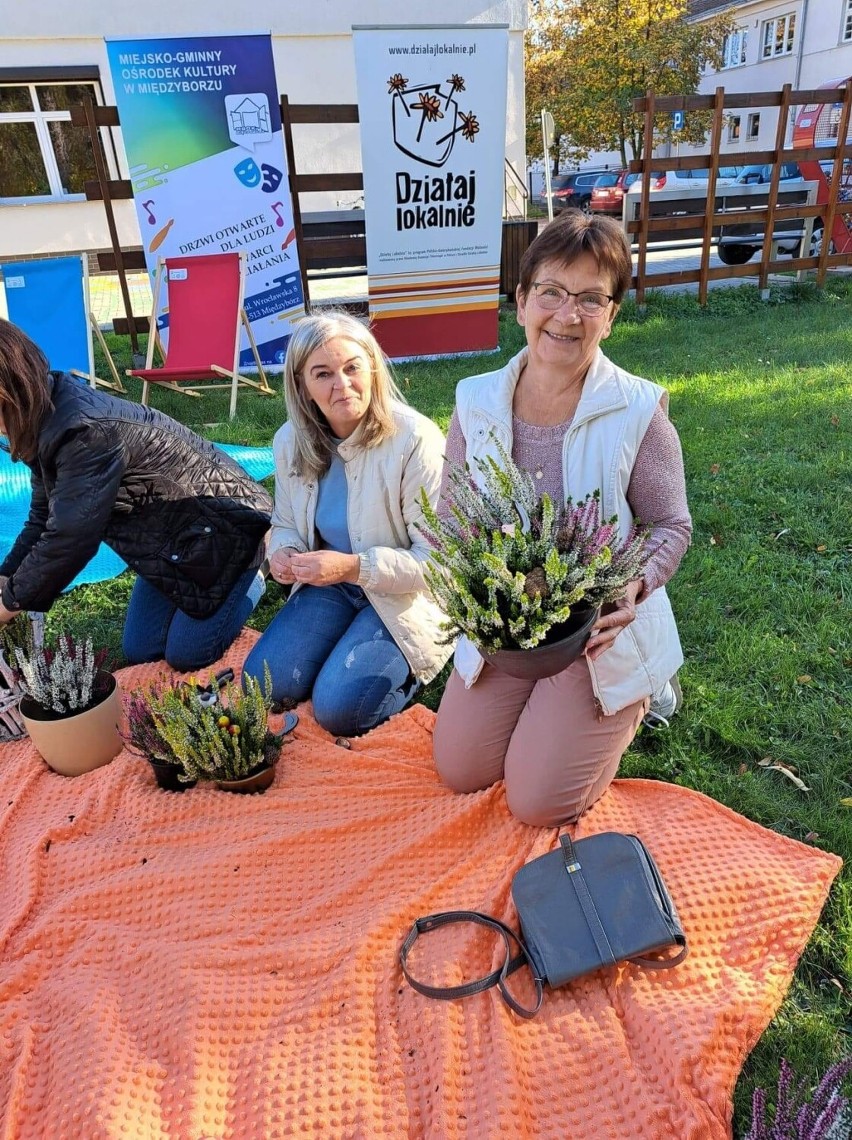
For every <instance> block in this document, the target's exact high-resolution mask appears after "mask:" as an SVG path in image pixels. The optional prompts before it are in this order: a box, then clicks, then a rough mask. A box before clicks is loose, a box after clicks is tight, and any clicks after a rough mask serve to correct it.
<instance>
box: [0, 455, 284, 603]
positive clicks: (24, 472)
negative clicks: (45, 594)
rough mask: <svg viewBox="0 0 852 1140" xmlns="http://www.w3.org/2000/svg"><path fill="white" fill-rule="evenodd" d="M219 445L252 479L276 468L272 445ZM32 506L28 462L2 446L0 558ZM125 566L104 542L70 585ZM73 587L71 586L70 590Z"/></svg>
mask: <svg viewBox="0 0 852 1140" xmlns="http://www.w3.org/2000/svg"><path fill="white" fill-rule="evenodd" d="M216 446H217V447H221V449H222V450H223V451H225V452H227V453H228V455H230V456H231V458H232V459H235V460H236V461H237V463H239V464H240V466H241V467H243V468H245V470H246V471H247V472H248V473H249V475H251V477H252V478H253V479H258V480H260V479H265V478H266V476H267V475H271V474H272V472H273V471H274V469H275V464H274V462H273V459H272V448H271V447H240V446H239V445H237V444H229V443H219V444H217V445H216ZM29 509H30V469H29V467H27V466H26V464H25V463H13V462H12V460H11V458H10V456H9V453H8V451H3V450H2V449H0V560H2V559H3V558H5V557H6V554H7V553H8V551H9V550H10V549H11V547H12V544H13V543H14V541H15V539H16V538H17V537H18V535H19V534H20V532H21V528H22V527H23V525H24V523H25V522H26V520H27V514H28V513H29ZM126 568H127V564H126V563H125V562H123V561H122V560H121V559H120V558H119V557H118V555H117V554H115V553H114V552H113V551H112V550H110V548H109V547H108V546H106V545H105V544H102V545H101V546H100V548H99V550H98V552H97V554H96V555H95V557H94V558H93V559H92V560H91V562H90V563H89V564H88V566H86V567H85V569H84V570H82V571H81V572H80V574H78V575H77V577H76V578H75V579H74V581H73V582H72V583H71V586H79V585H81V584H83V583H84V582H103V581H105V580H106V579H107V578H115V577H116V576H117V575H119V574H120V573H121V572H122V570H125V569H126ZM71 586H69V587H68V588H69V589H71Z"/></svg>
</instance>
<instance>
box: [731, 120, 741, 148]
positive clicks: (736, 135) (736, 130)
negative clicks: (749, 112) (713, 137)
mask: <svg viewBox="0 0 852 1140" xmlns="http://www.w3.org/2000/svg"><path fill="white" fill-rule="evenodd" d="M741 121H742V120H741V119H740V116H739V115H730V116H729V117H728V142H739V140H740V123H741Z"/></svg>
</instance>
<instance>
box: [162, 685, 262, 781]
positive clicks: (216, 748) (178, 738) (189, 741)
mask: <svg viewBox="0 0 852 1140" xmlns="http://www.w3.org/2000/svg"><path fill="white" fill-rule="evenodd" d="M271 689H272V683H271V679H270V677H269V671H268V669H267V671H266V675H265V677H264V680H263V682H260V681H259V680H257V679H256V678H254V677H247V678H246V679H245V682H244V686H243V687H240V686H239V685H235V684H232V683H228V684H226V685H225V686H224V688H223V689H220V690H218V693H216V694H215V695H212V699H211V697H210V695H208V694H210V693H212V690H211V689H210V688H208V689H202V688H200V687H198V686H197V685H194V684H189V685H183V686H181V685H174V686H171V687H167V688H163V689H161V690H159V691H158V692H152V693H151V694H149V696H148V703H149V708H150V718H151V723H152V725H153V728H154V729H155V731H156V738H157V741H158V744H157V745H156V747H158V748H159V749H160V750H161V752H162V754H163V755H167V756H169V757H171V760H172V762H173V763H175V764H178V765H180V768H181V772H180V774H179V775H178V779H179V780H180V781H181V782H182V783H184V784H188V783H190V782H191V781H195V780H212V781H214V782H215V783H216V784H217V785H218V786H219V787H220V788H223V789H225V790H227V791H237V792H255V791H265V790H266V788H268V787H269V785H270V784H271V783H272V780H273V778H274V775H275V762H276V760H277V758H278V753H279V750H280V748H281V736H280V735H277V734H275V733H273V732H272V731H271V730H270V728H269V724H268V718H269V710H270V707H271V705H272V697H271Z"/></svg>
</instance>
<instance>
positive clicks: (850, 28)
mask: <svg viewBox="0 0 852 1140" xmlns="http://www.w3.org/2000/svg"><path fill="white" fill-rule="evenodd" d="M722 12H726V13H730V14H732V15H733V16H734V17H735V19H736V21H737V29H736V31H734V32H733V33H732V34H731V35H729V36H728V38H727V41H726V43H725V65H724V67H723V68H722V69H721V70H720V71H708V72H707V74H706V75H705V76H704V79H703V81H702V83H701V86H700V88H699V92H700V94H712V93H713V92H714V91H715V89H716V88H717V87H724V88H725V91H726V92H737V91H780V90H781V88H782V87H783V86H784V84H785V83H790V84H792V87H793V90H794V91H795V90H810V89H812V88H816V87H821V86H823V85H824V84H828V83H836V82H837V81H839V80H843V79H846V78H847V77H852V0H745V2H742V0H740V2H735V3H730V2H729V3H720V2H719V0H692V2H691V3H690V13H691V18H692V19H696V20H701V19H704V18H706V17H709V16H715V15H718V14H719V13H722ZM826 101H827V102H830V101H831V100H830V99H827V100H826ZM794 110H798V108H796V109H794ZM793 117H794V116H793ZM791 127H792V123H790V124H788V131H787V141H789V138H790V129H791ZM775 134H776V114H775V112H774V110H772V111H770V110H769V109H765V108H764V109H754V110H751V109H748V108H743V109H742V110H738V109H736V108H734V109H732V110H731V111H730V113H729V114H728V117H727V119H726V123H725V130H724V134H723V138H722V149H723V150H724V151H725V152H726V153H729V154H730V155H731V156H732V157H731V161H732V162H736V157H735V156H736V155H737V154H738V153H743V152H746V151H750V150H771V149H772V148H773V147H774V146H775Z"/></svg>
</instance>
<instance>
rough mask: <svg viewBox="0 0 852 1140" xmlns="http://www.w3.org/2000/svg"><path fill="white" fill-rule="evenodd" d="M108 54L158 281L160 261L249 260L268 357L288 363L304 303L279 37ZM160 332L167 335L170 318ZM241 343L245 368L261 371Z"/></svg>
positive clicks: (256, 327)
mask: <svg viewBox="0 0 852 1140" xmlns="http://www.w3.org/2000/svg"><path fill="white" fill-rule="evenodd" d="M106 46H107V54H108V57H109V64H110V70H111V73H112V81H113V86H114V88H115V96H116V102H117V105H118V112H119V118H120V120H121V133H122V136H123V139H124V148H125V151H126V152H127V162H128V166H129V169H130V179H131V183H132V186H133V195H134V199H135V202H136V212H137V214H138V216H139V228H140V229H141V231H142V241H143V245H144V248H145V257H146V261H147V264H148V269H149V271H150V272H151V273H152V274H153V273H154V270H155V269H156V265H157V260H158V259H159V258H161V257H177V256H183V255H186V254H205V253H225V252H230V251H236V252H241V253H244V254H245V265H246V278H245V308H246V313H247V314H248V318H249V321H250V323H251V327H252V332H253V334H254V338H255V340H256V341H257V345H258V349H259V350H260V357H261V360H262V361H263V362H264V364H271V365H275V364H281V363H282V362H283V360H284V352H285V350H286V347H287V341H288V340H289V337H290V330H291V323H292V321H293V320H295V319H296V318H298V317H300V316H302V315H303V314H304V311H305V299H304V296H303V290H302V279H301V274H300V271H299V253H298V250H297V248H296V241H295V230H294V228H293V209H292V203H291V199H290V191H289V183H288V179H287V165H286V156H285V152H284V141H283V135H282V131H281V112H280V108H279V104H278V86H277V84H276V81H275V66H274V63H273V58H272V40H271V37H270V36H269V35H251V36H193V37H181V38H177V39H174V38H170V39H146V40H139V39H134V40H108V41H107V45H106ZM164 308H165V303H164ZM159 323H160V328H161V332H163V333H164V334H167V331H168V314H167V312H165V311H164V312H163V314H162V315H161V316H160V318H159ZM242 335H243V340H242V344H241V354H240V360H241V363H243V364H246V365H251V364H252V362H253V357H252V355H251V350H250V348H249V343H248V338H247V336H246V333H245V330H244V331H243V334H242Z"/></svg>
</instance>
